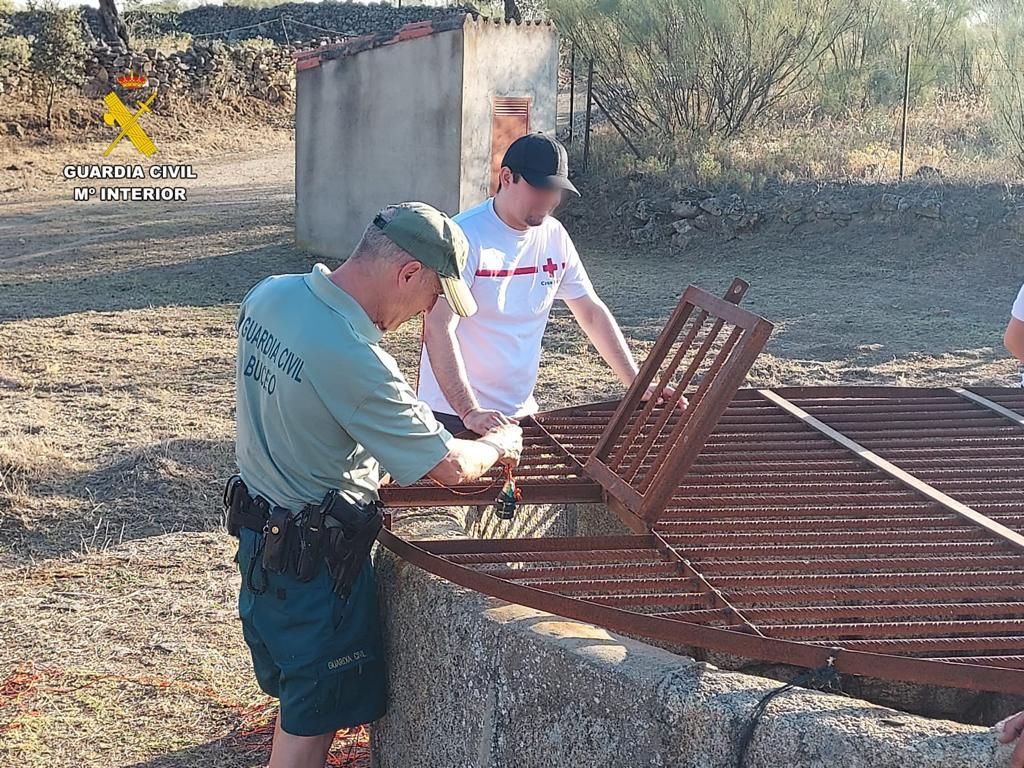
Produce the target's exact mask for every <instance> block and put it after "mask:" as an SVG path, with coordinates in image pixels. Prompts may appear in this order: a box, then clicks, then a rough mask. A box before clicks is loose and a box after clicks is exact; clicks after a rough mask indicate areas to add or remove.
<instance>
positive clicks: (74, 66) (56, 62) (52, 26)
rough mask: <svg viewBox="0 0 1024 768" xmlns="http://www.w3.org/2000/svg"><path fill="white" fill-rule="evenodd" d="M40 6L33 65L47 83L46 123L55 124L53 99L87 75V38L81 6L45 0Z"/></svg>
mask: <svg viewBox="0 0 1024 768" xmlns="http://www.w3.org/2000/svg"><path fill="white" fill-rule="evenodd" d="M33 10H39V12H40V14H41V22H40V26H39V32H38V33H37V34H36V35H35V36H34V37H33V38H32V40H31V42H30V49H31V58H30V62H29V63H30V68H31V70H32V72H33V73H34V74H35V76H36V77H37V78H38V79H40V80H42V81H43V82H44V83H45V85H46V127H47V128H48V129H52V128H53V102H54V99H55V97H56V94H57V91H58V90H59V89H60V88H62V87H65V86H68V85H79V84H81V83H82V81H83V80H84V79H85V71H84V62H85V55H86V47H85V41H84V39H83V36H82V13H81V11H80V10H79V9H78V8H61V7H59V6H58V5H57V3H56V1H55V0H46V2H45V3H44V4H43V6H42V7H41V8H38V9H35V8H33Z"/></svg>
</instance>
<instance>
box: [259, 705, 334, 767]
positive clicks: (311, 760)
mask: <svg viewBox="0 0 1024 768" xmlns="http://www.w3.org/2000/svg"><path fill="white" fill-rule="evenodd" d="M333 742H334V733H324V734H321V735H319V736H294V735H292V734H290V733H286V732H285V731H283V730H282V729H281V718H280V717H278V718H277V724H276V725H275V726H274V747H273V749H272V750H271V753H270V765H269V766H268V768H323V766H324V763H325V762H327V753H328V752H330V751H331V744H332V743H333Z"/></svg>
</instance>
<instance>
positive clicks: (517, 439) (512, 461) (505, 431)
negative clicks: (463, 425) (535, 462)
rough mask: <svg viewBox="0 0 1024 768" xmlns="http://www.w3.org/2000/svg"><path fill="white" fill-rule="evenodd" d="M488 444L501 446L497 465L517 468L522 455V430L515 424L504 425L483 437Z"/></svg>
mask: <svg viewBox="0 0 1024 768" xmlns="http://www.w3.org/2000/svg"><path fill="white" fill-rule="evenodd" d="M484 437H486V438H487V439H488V440H489V441H490V442H492V443H495V444H496V445H499V446H501V449H502V452H501V456H499V457H498V463H499V464H501V465H503V466H509V467H517V466H519V459H520V457H521V456H522V455H523V430H522V428H521V427H519V426H518V425H516V424H504V425H502V426H500V427H495V428H494V429H492V430H490V431H489V432H487V434H485V435H484Z"/></svg>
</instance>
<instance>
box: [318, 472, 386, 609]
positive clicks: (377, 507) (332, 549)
mask: <svg viewBox="0 0 1024 768" xmlns="http://www.w3.org/2000/svg"><path fill="white" fill-rule="evenodd" d="M321 506H323V507H325V508H326V510H327V514H328V515H330V516H331V517H332V518H333V519H334V520H336V521H337V522H338V523H339V525H338V526H335V527H331V528H328V529H327V530H328V532H329V536H330V538H329V542H330V545H329V548H328V551H327V568H328V570H329V571H330V573H331V579H332V581H333V582H334V592H335V594H337V595H339V596H341V597H348V596H349V595H350V594H351V592H352V587H353V586H354V585H355V583H356V578H358V576H359V571H360V570H361V569H362V567H363V562H365V560H366V558H367V557H368V556H369V554H370V550H371V549H372V548H373V542H374V541H376V539H377V534H378V533H379V532H380V529H381V528H382V527H383V525H384V511H383V507H382V506H381V504H380V503H379V502H376V501H375V502H372V503H370V504H365V505H356V504H352V503H351V502H349V501H346V500H345V499H344V498H342V497H341V496H339V495H338V494H337V493H335V492H334V491H330V492H329V493H328V494H327V496H325V497H324V502H323V504H322V505H321Z"/></svg>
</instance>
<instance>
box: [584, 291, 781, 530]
mask: <svg viewBox="0 0 1024 768" xmlns="http://www.w3.org/2000/svg"><path fill="white" fill-rule="evenodd" d="M771 331H772V325H771V323H769V322H768V321H767V320H765V319H763V318H760V317H758V316H757V315H754V314H752V313H750V312H747V311H745V310H743V309H740V308H739V307H738V306H736V304H734V303H732V302H731V301H729V300H728V299H718V298H716V297H714V296H712V295H711V294H709V293H706V292H704V291H702V290H700V289H699V288H697V287H695V286H692V285H691V286H690V287H689V288H687V289H686V292H685V293H684V294H683V297H682V299H680V302H679V305H678V306H677V307H676V310H675V312H674V313H673V314H672V317H671V318H670V319H669V322H668V324H667V325H666V326H665V328H664V330H663V331H662V332H661V334H660V335H659V337H658V340H657V341H656V342H655V344H654V347H653V349H652V350H651V352H650V354H649V355H648V357H647V360H646V361H645V362H644V364H643V366H642V367H641V369H640V372H639V374H638V375H637V377H636V379H635V380H634V382H633V384H632V385H631V386H630V388H629V390H628V391H627V392H626V395H625V397H624V398H623V399H622V401H621V402H620V403H619V404H618V405H617V407H616V409H615V412H614V414H613V415H612V417H611V421H610V422H609V423H608V424H607V426H606V428H605V429H604V430H603V431H602V432H601V434H600V437H599V438H598V440H597V442H596V444H595V445H594V447H593V451H592V452H591V453H590V455H589V456H588V457H587V460H586V462H585V463H584V466H585V468H586V471H587V474H589V475H590V476H591V477H593V478H595V479H596V480H597V481H598V482H599V483H601V485H602V486H603V487H604V488H605V490H606V491H608V493H609V494H611V495H612V496H614V497H615V498H616V500H617V501H618V502H619V504H620V507H621V509H622V510H623V511H624V512H628V513H630V514H632V515H633V516H634V517H635V518H636V521H635V522H634V523H633V527H634V528H635V529H642V528H643V527H644V526H645V525H646V524H648V523H650V522H652V521H654V520H656V519H657V517H658V515H659V514H660V513H661V511H662V509H663V508H664V506H665V503H666V502H667V500H668V499H669V498H670V497H671V496H672V494H673V492H674V490H675V487H676V485H677V483H678V481H679V479H680V478H681V477H682V476H683V475H685V474H686V472H687V471H688V470H689V469H690V466H691V465H692V464H693V462H694V460H695V459H696V458H697V455H698V454H699V453H700V451H701V448H702V447H703V445H704V442H705V440H707V438H708V435H709V434H710V433H711V431H712V430H713V429H714V428H715V424H716V423H717V422H718V419H719V417H720V416H721V415H722V412H723V411H724V410H725V409H726V408H727V407H728V405H729V401H730V400H731V399H732V397H733V395H734V394H735V393H736V390H737V389H739V387H740V386H741V385H742V384H743V380H744V378H745V377H746V375H747V371H749V370H750V366H751V365H752V364H753V362H754V360H755V358H756V357H757V355H758V354H760V352H761V349H762V348H763V347H764V345H765V343H766V342H767V340H768V337H769V336H770V335H771ZM684 395H685V396H686V398H687V399H688V400H689V405H688V406H686V407H685V409H684V408H683V407H682V406H683V404H684V400H683V397H684Z"/></svg>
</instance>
